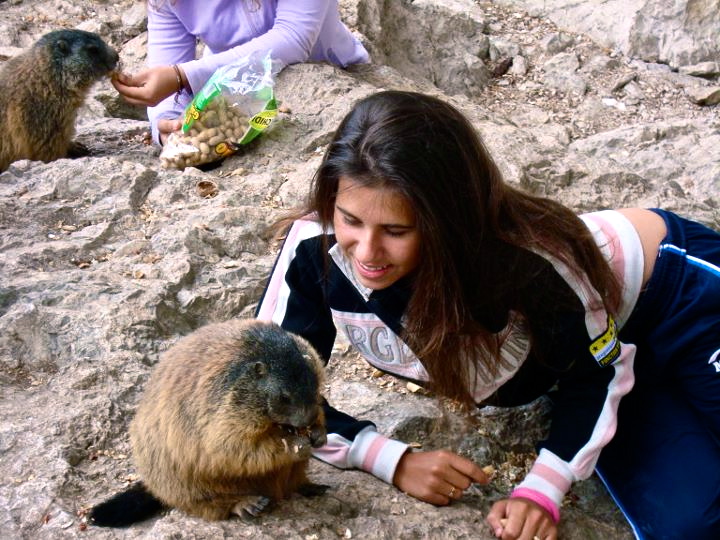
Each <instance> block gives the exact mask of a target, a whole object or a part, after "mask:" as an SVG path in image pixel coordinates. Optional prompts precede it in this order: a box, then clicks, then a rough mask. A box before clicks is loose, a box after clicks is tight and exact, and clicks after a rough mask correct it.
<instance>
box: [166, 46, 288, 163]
mask: <svg viewBox="0 0 720 540" xmlns="http://www.w3.org/2000/svg"><path fill="white" fill-rule="evenodd" d="M279 69H280V66H279V64H278V63H277V62H274V61H273V60H272V58H271V56H270V53H267V54H266V55H264V56H262V57H261V56H259V55H258V54H255V55H251V56H248V57H246V58H243V59H242V60H240V61H238V62H234V63H232V64H229V65H227V66H223V67H221V68H219V69H218V70H217V71H215V73H214V74H213V76H212V77H210V79H209V80H208V82H207V83H205V85H204V86H203V87H202V89H201V90H200V92H198V93H197V94H196V95H195V97H194V98H193V100H192V102H191V103H190V104H189V105H188V106H187V108H186V109H185V116H184V118H183V125H182V129H181V130H180V131H177V132H175V133H171V134H170V136H169V137H168V139H167V141H166V142H165V145H164V146H163V149H162V152H161V153H160V161H161V164H162V166H163V167H165V168H167V169H184V168H185V167H195V166H197V165H202V164H203V163H210V162H212V161H217V160H220V159H223V158H225V157H227V156H229V155H232V154H234V153H235V152H237V151H238V150H239V149H240V147H241V146H243V145H245V144H248V143H249V142H250V141H252V140H253V139H255V138H256V137H257V136H258V135H260V134H261V133H262V132H263V131H264V130H265V129H267V127H268V126H269V125H270V124H271V123H272V121H273V119H274V118H275V117H276V116H277V112H278V111H277V109H278V104H277V101H276V100H275V94H274V90H273V86H274V82H275V75H276V73H277V72H278V71H279Z"/></svg>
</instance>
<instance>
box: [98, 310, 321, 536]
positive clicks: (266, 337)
mask: <svg viewBox="0 0 720 540" xmlns="http://www.w3.org/2000/svg"><path fill="white" fill-rule="evenodd" d="M322 369H323V368H322V363H321V361H320V359H319V357H318V355H317V353H316V352H315V351H314V350H313V348H312V347H311V346H310V344H309V343H308V342H307V341H305V340H304V339H303V338H301V337H299V336H296V335H294V334H291V333H289V332H286V331H285V330H283V329H282V328H281V327H280V326H278V325H276V324H274V323H267V322H261V321H258V320H249V319H244V320H233V321H229V322H224V323H215V324H210V325H207V326H204V327H202V328H200V329H198V330H196V331H195V332H193V333H191V334H189V335H188V336H185V337H184V338H182V339H181V340H179V341H178V342H177V343H176V344H175V345H174V346H173V347H171V348H170V349H169V350H168V351H167V352H166V353H165V354H164V355H163V356H162V358H161V360H160V362H159V363H158V365H157V367H156V368H155V370H154V371H153V373H152V375H151V377H150V379H149V381H148V383H147V386H146V388H145V390H144V393H143V396H142V398H141V400H140V403H139V405H138V409H137V412H136V415H135V418H134V419H133V421H132V422H131V425H130V441H131V444H132V451H133V459H134V462H135V465H136V467H137V472H138V474H139V476H140V479H141V481H140V482H139V483H137V484H135V485H133V486H131V487H130V488H129V489H128V490H126V491H123V492H121V493H119V494H117V495H115V496H114V497H112V498H111V499H109V500H107V501H105V502H104V503H101V504H99V505H97V506H95V507H94V508H92V509H91V510H90V512H89V514H88V518H89V521H90V523H93V524H95V525H100V526H110V527H124V526H127V525H130V524H132V523H135V522H137V521H140V520H142V519H146V518H148V517H151V516H152V515H154V514H156V513H157V512H159V511H160V510H162V509H163V508H164V507H174V508H178V509H180V510H182V511H184V512H186V513H188V514H191V515H195V516H199V517H201V518H204V519H209V520H217V519H227V518H229V517H230V516H231V515H232V514H237V515H239V516H241V517H245V518H248V517H253V516H255V515H257V514H258V513H259V512H261V511H262V510H263V509H264V508H265V507H266V506H267V505H268V504H269V503H270V502H272V501H274V500H278V499H282V498H286V497H288V496H289V495H290V494H292V493H293V492H300V493H302V494H305V495H317V494H319V493H322V492H323V491H324V489H325V488H326V486H320V485H316V484H311V483H309V481H308V479H307V476H306V470H307V465H308V461H309V459H310V456H311V447H318V446H322V445H323V444H325V442H326V439H327V437H326V431H325V416H324V413H323V409H322V405H321V401H322V398H321V396H320V385H321V382H322Z"/></svg>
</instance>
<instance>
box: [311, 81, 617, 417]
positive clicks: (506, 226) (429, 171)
mask: <svg viewBox="0 0 720 540" xmlns="http://www.w3.org/2000/svg"><path fill="white" fill-rule="evenodd" d="M341 177H347V178H348V179H350V180H352V181H353V182H357V183H359V184H361V185H364V186H368V187H384V188H390V189H393V190H396V191H397V192H398V193H400V194H401V195H402V196H404V197H406V198H407V200H409V201H410V203H411V205H412V207H413V209H414V211H415V215H416V223H417V227H418V231H419V233H420V238H421V255H420V264H419V267H418V268H417V269H416V271H415V273H414V275H413V277H412V279H413V293H412V294H411V298H410V300H409V303H408V306H407V309H406V313H405V315H406V320H405V321H404V328H405V334H404V336H403V339H405V340H406V341H407V343H408V345H409V346H410V347H411V349H412V350H413V351H414V352H415V353H416V354H417V355H418V357H419V358H420V359H421V360H422V362H423V365H424V366H425V368H426V369H427V371H428V373H429V375H430V381H431V384H432V386H433V388H434V389H435V390H436V391H438V392H439V393H441V394H443V395H446V396H448V397H451V398H455V399H458V400H460V401H461V402H464V403H466V404H467V403H470V402H472V397H471V393H470V390H471V387H472V384H474V379H473V377H472V373H474V370H473V367H471V365H470V362H469V361H468V360H467V359H468V358H470V357H473V361H475V362H481V363H482V364H483V365H484V367H485V368H486V369H488V370H490V372H491V373H492V372H495V370H496V366H497V358H498V354H499V350H500V346H501V344H502V334H501V333H498V332H497V330H495V331H491V329H490V328H489V327H491V326H492V325H489V324H488V323H487V321H488V320H493V319H498V320H500V321H503V320H505V319H504V318H506V317H507V310H508V307H510V308H512V309H513V310H515V311H518V312H519V313H521V314H524V315H526V314H527V311H528V310H526V309H525V301H524V300H521V301H520V302H519V305H513V306H507V305H495V303H494V302H495V300H496V299H499V298H505V297H508V296H512V294H511V291H512V290H513V288H514V287H516V286H517V282H518V280H519V279H523V278H524V277H525V276H522V275H521V273H522V272H523V271H524V270H523V268H527V266H525V265H524V264H523V261H525V260H530V259H531V258H532V257H535V258H537V256H536V255H534V254H533V253H531V252H530V251H529V250H532V249H535V250H541V251H545V252H548V253H551V254H553V255H554V256H555V257H557V258H558V259H560V260H561V261H563V262H564V263H565V264H567V265H568V266H569V267H570V268H571V269H572V270H573V271H575V272H578V273H579V274H581V273H584V274H586V275H587V277H588V279H589V281H590V283H591V284H592V285H593V286H594V287H595V289H596V290H597V291H598V292H599V293H600V295H601V297H602V298H603V302H604V304H605V307H606V308H607V309H608V311H609V312H614V311H615V310H616V308H617V306H618V305H619V301H620V294H621V289H620V285H619V283H618V281H617V279H616V278H615V276H614V274H613V272H612V271H611V269H610V267H609V265H608V263H607V262H606V261H605V259H604V257H603V256H602V254H601V252H600V250H599V249H598V247H597V246H596V244H595V242H594V240H593V238H592V235H591V234H590V233H589V231H588V229H587V228H586V227H585V225H584V224H583V222H582V221H581V220H580V219H579V218H578V217H577V216H576V215H575V214H574V213H573V212H572V211H571V210H570V209H568V208H566V207H564V206H562V205H561V204H559V203H557V202H555V201H552V200H549V199H545V198H540V197H536V196H532V195H529V194H527V193H524V192H522V191H520V190H518V189H516V188H514V187H512V186H511V185H509V184H507V183H505V182H504V181H503V178H502V176H501V174H500V171H499V170H498V168H497V166H496V164H495V162H494V161H493V159H492V158H491V157H490V154H489V153H488V151H487V150H486V149H485V147H484V145H483V143H482V141H481V140H480V137H479V135H478V134H477V132H476V130H475V129H474V128H473V126H472V125H471V124H470V123H469V121H468V120H467V119H466V118H465V116H463V114H461V113H460V112H459V111H458V110H457V109H456V108H454V107H453V106H451V105H450V104H448V103H446V102H444V101H441V100H440V99H437V98H435V97H432V96H429V95H424V94H418V93H414V92H402V91H384V92H379V93H376V94H373V95H370V96H369V97H366V98H364V99H362V100H361V101H359V102H358V103H357V104H356V105H355V106H354V107H353V109H352V110H351V111H350V113H349V114H348V115H347V116H346V117H345V118H344V119H343V121H342V123H341V124H340V126H339V128H338V129H337V131H336V133H335V135H334V137H333V139H332V141H331V143H330V145H329V147H328V148H327V151H326V153H325V156H324V158H323V161H322V163H321V165H320V167H319V169H318V171H317V172H316V174H315V177H314V179H313V184H312V188H311V191H310V195H309V199H308V205H307V208H304V209H303V212H316V213H317V215H318V216H319V219H320V222H321V223H322V224H323V226H325V227H326V228H327V227H329V226H330V225H331V224H332V221H333V212H334V206H335V199H336V195H337V190H338V182H339V180H340V178H341ZM508 253H512V254H513V263H512V264H510V265H508V264H505V265H504V264H498V262H501V261H499V259H501V258H503V257H506V256H507V254H508ZM506 293H507V294H506ZM502 311H504V313H502ZM478 313H483V314H485V316H484V317H481V319H483V320H478V316H477V314H478ZM537 327H538V325H537V324H536V325H533V324H530V328H531V329H533V328H537ZM469 343H472V347H473V351H471V353H470V354H469V353H468V344H469ZM476 353H479V355H478V354H476Z"/></svg>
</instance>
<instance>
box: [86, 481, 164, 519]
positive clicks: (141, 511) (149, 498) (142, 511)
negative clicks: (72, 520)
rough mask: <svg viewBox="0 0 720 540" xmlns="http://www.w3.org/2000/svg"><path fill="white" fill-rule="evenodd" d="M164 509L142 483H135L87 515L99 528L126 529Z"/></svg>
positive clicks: (95, 507)
mask: <svg viewBox="0 0 720 540" xmlns="http://www.w3.org/2000/svg"><path fill="white" fill-rule="evenodd" d="M165 508H166V506H165V505H164V504H163V503H162V502H160V500H158V499H156V498H155V497H154V496H153V495H152V494H151V493H150V492H149V491H148V490H147V488H146V487H145V485H144V484H143V483H142V482H137V483H135V484H133V485H132V486H130V487H129V488H128V489H126V490H125V491H121V492H120V493H118V494H117V495H113V496H112V497H110V498H109V499H108V500H107V501H105V502H101V503H100V504H98V505H96V506H94V507H93V508H92V509H91V510H90V512H89V513H88V520H89V521H90V522H91V523H92V524H93V525H97V526H99V527H127V526H129V525H132V524H133V523H137V522H138V521H143V520H146V519H149V518H151V517H153V516H155V515H157V514H159V513H160V512H161V511H162V510H164V509H165Z"/></svg>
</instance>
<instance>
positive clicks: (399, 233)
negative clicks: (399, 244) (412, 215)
mask: <svg viewBox="0 0 720 540" xmlns="http://www.w3.org/2000/svg"><path fill="white" fill-rule="evenodd" d="M385 232H386V233H387V234H388V236H392V237H395V238H397V237H399V236H404V235H406V234H407V233H408V230H407V229H387V230H386V231H385Z"/></svg>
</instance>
